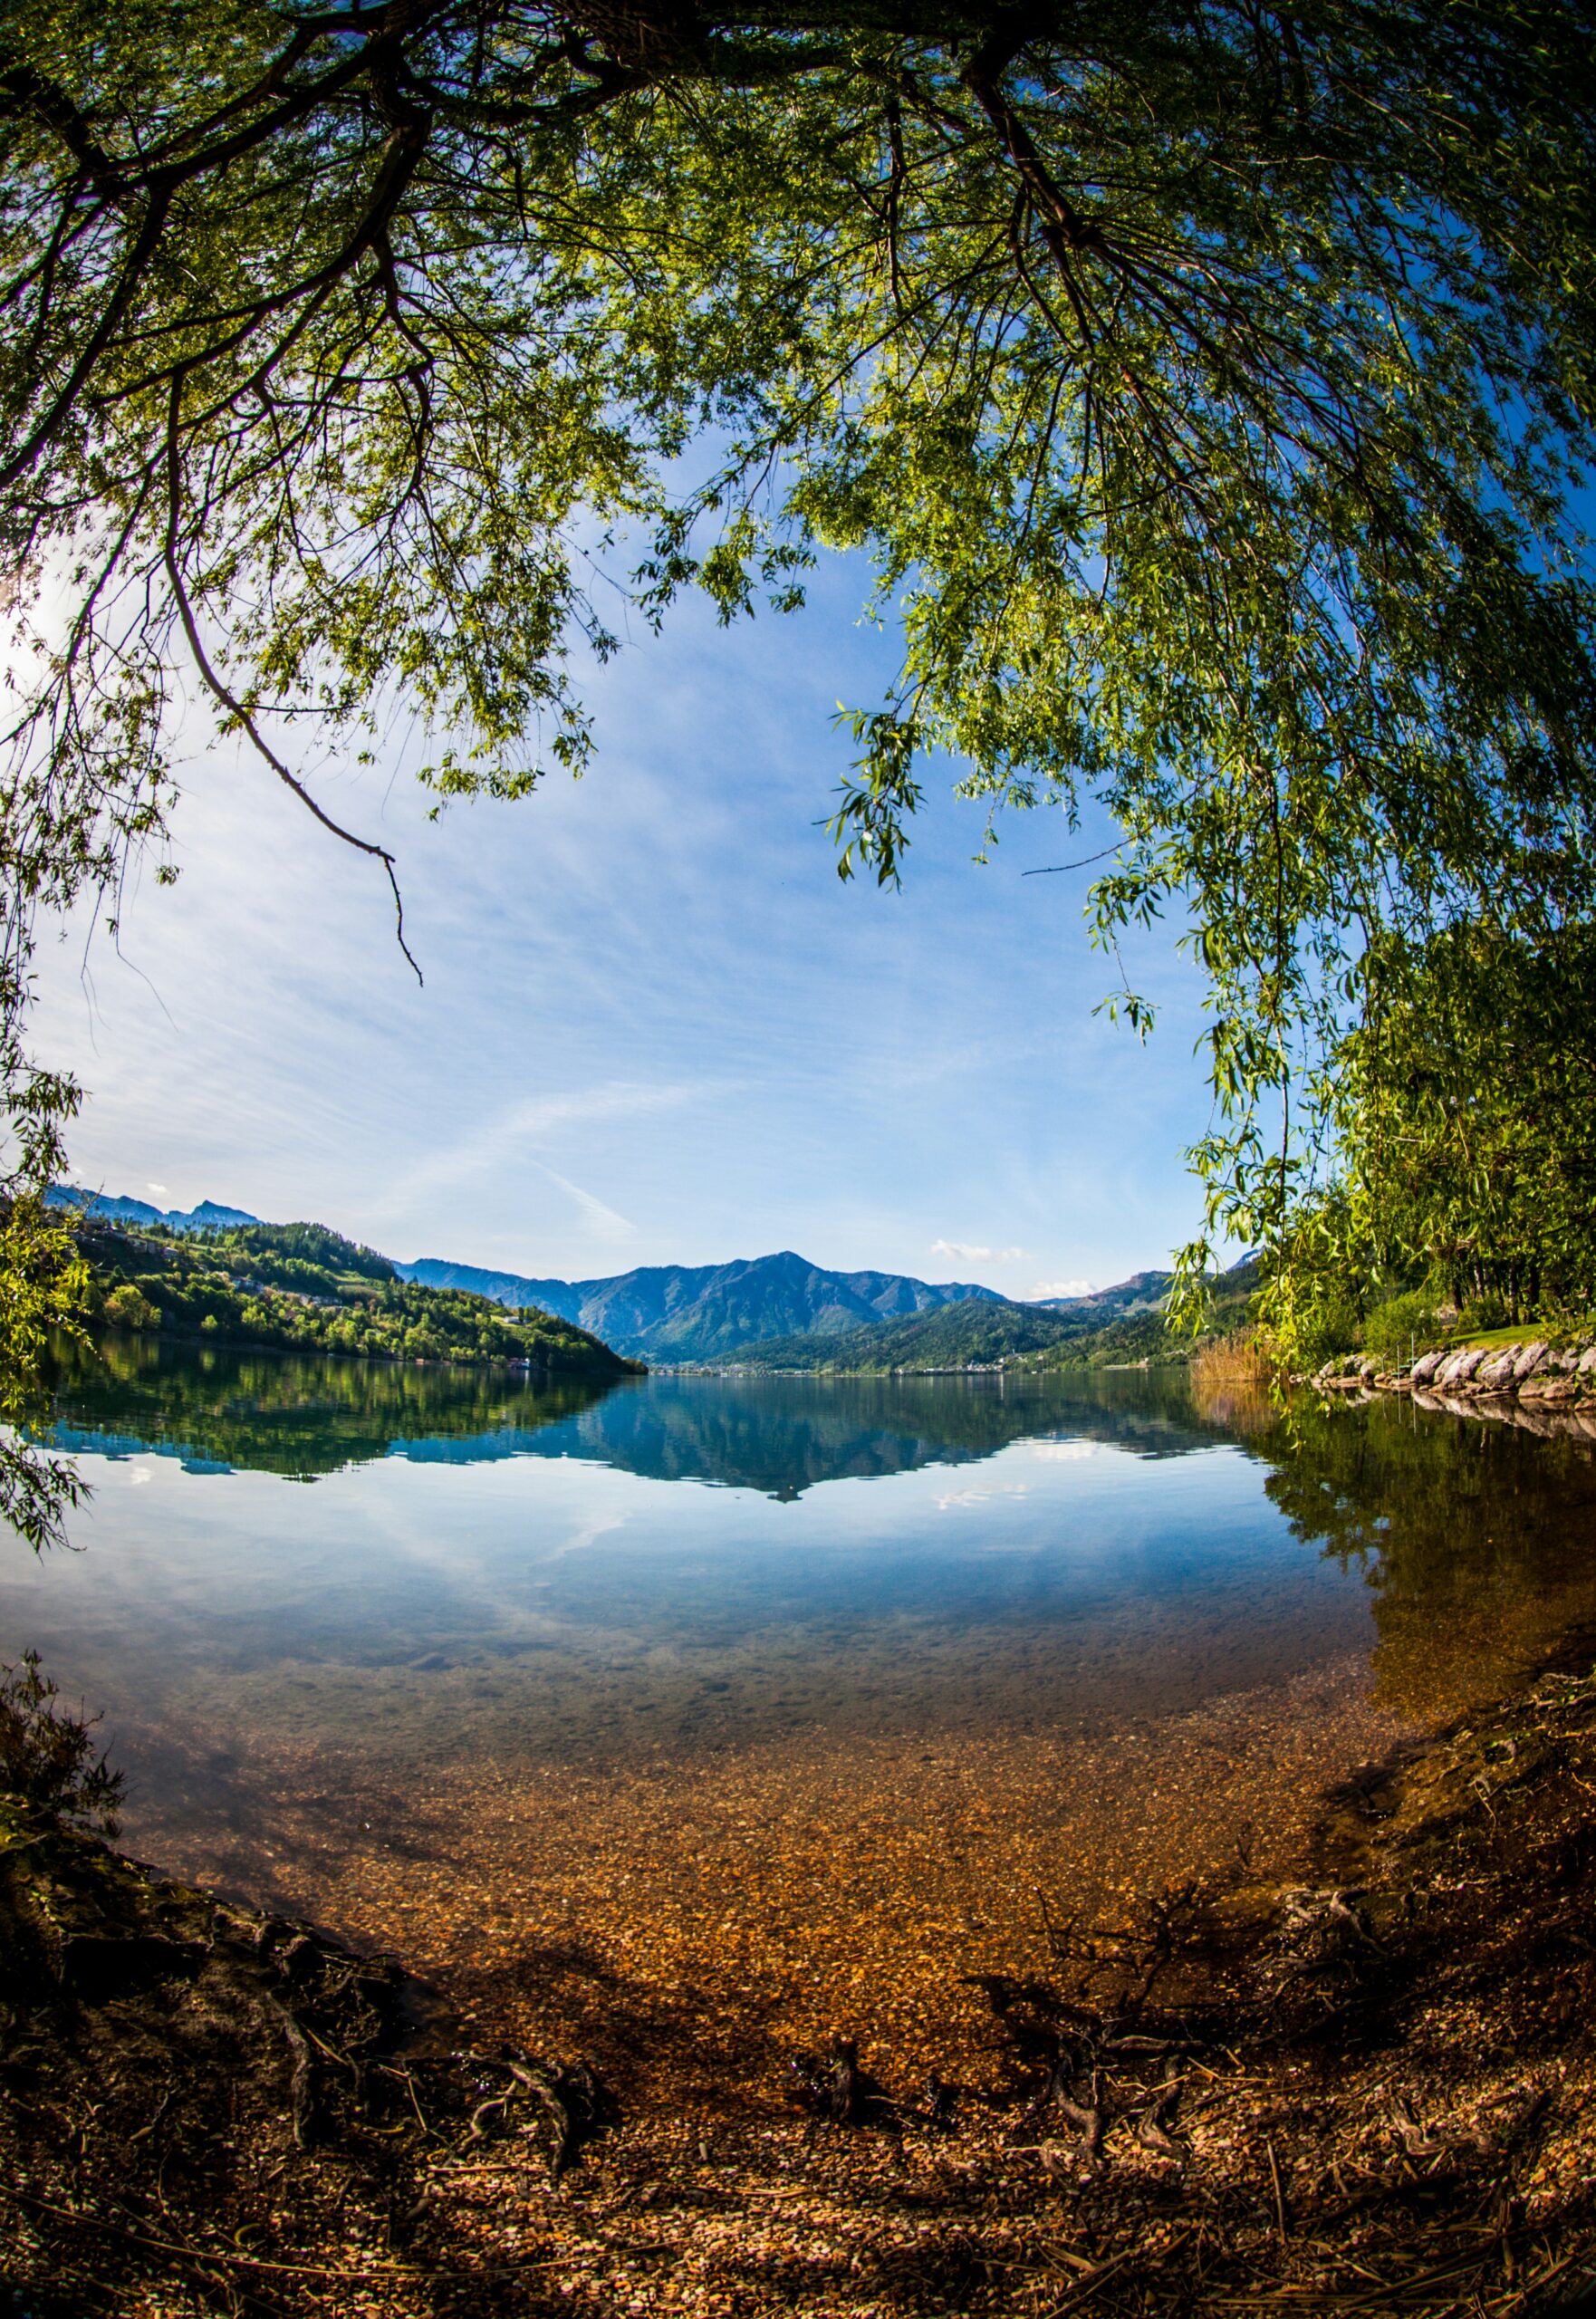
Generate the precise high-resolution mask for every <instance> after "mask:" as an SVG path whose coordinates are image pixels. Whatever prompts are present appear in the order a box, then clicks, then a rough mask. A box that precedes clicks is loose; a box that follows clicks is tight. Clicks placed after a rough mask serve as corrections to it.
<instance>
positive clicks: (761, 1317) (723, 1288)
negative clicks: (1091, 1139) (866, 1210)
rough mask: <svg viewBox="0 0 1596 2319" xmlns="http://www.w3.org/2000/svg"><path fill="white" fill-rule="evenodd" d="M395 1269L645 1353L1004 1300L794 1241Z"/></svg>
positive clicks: (823, 1331)
mask: <svg viewBox="0 0 1596 2319" xmlns="http://www.w3.org/2000/svg"><path fill="white" fill-rule="evenodd" d="M395 1269H396V1270H397V1271H398V1272H399V1274H400V1275H401V1276H402V1277H403V1278H405V1279H407V1280H415V1281H418V1282H420V1283H421V1284H422V1285H424V1286H426V1287H429V1288H433V1287H452V1288H469V1289H472V1290H474V1291H475V1292H476V1294H477V1295H479V1296H492V1297H494V1298H495V1302H497V1303H500V1304H512V1303H522V1302H526V1303H533V1304H541V1305H542V1306H543V1309H544V1310H545V1311H547V1312H552V1313H557V1314H558V1315H559V1317H560V1318H561V1319H562V1320H571V1321H574V1322H576V1323H578V1324H579V1326H581V1327H582V1328H584V1329H590V1330H591V1331H592V1333H594V1334H595V1335H596V1336H601V1337H602V1338H603V1339H604V1341H605V1342H606V1343H608V1344H612V1345H614V1346H616V1347H617V1349H618V1350H619V1351H621V1352H630V1353H634V1354H636V1355H638V1356H639V1357H640V1358H641V1359H643V1360H646V1361H652V1362H659V1361H667V1362H668V1361H714V1360H717V1359H726V1358H728V1357H730V1356H731V1355H732V1354H734V1353H736V1352H737V1351H738V1350H739V1348H740V1347H742V1346H744V1345H748V1344H753V1343H755V1342H764V1341H766V1340H768V1339H770V1338H772V1337H778V1336H787V1335H792V1334H794V1333H798V1332H799V1331H802V1332H803V1333H807V1334H820V1335H829V1334H833V1333H841V1332H845V1331H848V1330H850V1329H855V1328H861V1327H868V1326H871V1325H874V1324H876V1323H880V1322H883V1321H889V1320H895V1319H898V1318H900V1317H905V1316H909V1315H912V1314H915V1313H926V1312H934V1311H937V1310H938V1309H940V1308H941V1307H942V1306H944V1305H947V1304H964V1303H981V1302H986V1303H991V1304H1003V1303H1005V1302H1006V1301H1007V1300H1006V1299H1005V1298H1003V1297H1000V1296H999V1295H998V1294H997V1292H996V1291H995V1289H991V1288H985V1287H982V1286H981V1285H979V1284H978V1283H976V1282H974V1281H942V1282H932V1281H925V1280H919V1279H917V1278H916V1277H915V1276H914V1275H911V1274H908V1273H884V1272H874V1271H869V1270H865V1271H859V1272H839V1271H835V1270H833V1269H832V1268H831V1267H829V1266H827V1265H816V1264H813V1263H812V1262H811V1261H810V1259H809V1258H808V1257H806V1256H799V1255H798V1254H797V1252H796V1250H794V1249H792V1248H783V1249H779V1250H777V1251H775V1252H774V1254H772V1255H770V1256H740V1257H734V1258H733V1259H732V1260H731V1261H730V1262H729V1263H726V1264H720V1265H636V1266H634V1267H633V1269H632V1270H631V1271H630V1272H624V1273H614V1274H609V1275H598V1276H595V1277H593V1278H591V1279H588V1280H575V1281H562V1280H552V1279H534V1278H532V1277H530V1276H525V1275H520V1274H516V1273H494V1272H490V1271H487V1270H486V1269H484V1268H482V1267H480V1266H476V1265H452V1264H448V1263H446V1262H445V1261H444V1260H443V1259H442V1258H439V1257H436V1256H422V1257H418V1258H417V1259H416V1260H415V1261H414V1262H413V1263H411V1264H408V1265H397V1266H396V1267H395Z"/></svg>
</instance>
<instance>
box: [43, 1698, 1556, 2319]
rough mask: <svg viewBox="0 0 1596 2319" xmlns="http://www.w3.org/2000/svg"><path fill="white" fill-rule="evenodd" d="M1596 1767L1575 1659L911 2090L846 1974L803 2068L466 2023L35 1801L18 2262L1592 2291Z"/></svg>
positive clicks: (703, 2290)
mask: <svg viewBox="0 0 1596 2319" xmlns="http://www.w3.org/2000/svg"><path fill="white" fill-rule="evenodd" d="M1593 1790H1596V1677H1591V1678H1582V1677H1580V1676H1576V1675H1573V1674H1571V1673H1567V1672H1560V1671H1553V1672H1551V1673H1548V1674H1547V1675H1545V1676H1544V1677H1543V1679H1541V1681H1540V1682H1539V1683H1538V1684H1537V1685H1535V1686H1534V1689H1531V1690H1530V1691H1528V1692H1527V1693H1524V1694H1521V1695H1520V1696H1519V1697H1518V1698H1516V1699H1514V1700H1513V1701H1511V1702H1509V1703H1508V1704H1507V1705H1505V1706H1504V1707H1501V1708H1495V1709H1493V1710H1492V1711H1491V1713H1490V1714H1489V1716H1488V1717H1485V1718H1480V1719H1478V1720H1476V1722H1475V1724H1474V1725H1473V1726H1472V1727H1457V1728H1454V1729H1453V1730H1452V1731H1451V1732H1450V1733H1448V1734H1447V1735H1445V1736H1444V1737H1442V1738H1441V1739H1439V1740H1438V1741H1437V1742H1435V1743H1433V1744H1431V1745H1429V1746H1427V1747H1425V1748H1423V1749H1422V1750H1418V1751H1411V1752H1409V1754H1408V1756H1406V1758H1405V1759H1404V1760H1401V1761H1395V1762H1391V1763H1389V1764H1387V1765H1385V1766H1380V1767H1378V1768H1374V1769H1371V1770H1370V1771H1369V1772H1368V1773H1367V1774H1366V1775H1361V1776H1360V1778H1359V1780H1357V1781H1356V1782H1354V1783H1353V1784H1352V1785H1351V1786H1349V1787H1348V1788H1346V1789H1345V1790H1343V1791H1342V1792H1341V1793H1340V1794H1338V1795H1334V1796H1332V1797H1331V1798H1329V1799H1328V1800H1327V1804H1326V1808H1325V1812H1324V1815H1323V1817H1322V1822H1321V1823H1320V1825H1319V1828H1318V1831H1317V1833H1316V1835H1315V1837H1314V1839H1313V1843H1312V1847H1311V1852H1310V1856H1309V1858H1308V1859H1307V1860H1306V1861H1305V1862H1303V1880H1302V1881H1301V1882H1300V1884H1298V1885H1296V1886H1294V1887H1291V1888H1285V1889H1282V1888H1280V1887H1271V1888H1261V1887H1258V1886H1255V1885H1254V1886H1249V1885H1247V1884H1246V1883H1245V1882H1243V1881H1234V1882H1232V1883H1230V1884H1228V1885H1227V1886H1225V1887H1223V1888H1221V1887H1220V1886H1218V1885H1211V1886H1200V1885H1192V1886H1187V1887H1185V1888H1183V1889H1180V1890H1176V1891H1166V1892H1165V1893H1163V1894H1161V1895H1159V1896H1157V1897H1156V1898H1154V1899H1151V1900H1149V1901H1148V1902H1146V1903H1145V1904H1144V1905H1143V1906H1142V1907H1141V1909H1140V1910H1139V1911H1137V1912H1136V1914H1135V1919H1134V1921H1131V1922H1127V1923H1124V1924H1120V1925H1116V1926H1101V1925H1100V1926H1095V1927H1085V1926H1082V1925H1080V1924H1075V1923H1059V1922H1056V1921H1055V1922H1053V1924H1052V1925H1051V1926H1050V1945H1051V1949H1052V1951H1053V1963H1052V1968H1051V1969H1050V1970H1049V1972H1048V1973H1047V1974H1046V1975H1045V1976H1042V1977H1034V1978H1032V1979H1028V1980H1024V1981H1021V1980H1011V1979H1008V1978H1005V1977H1003V1976H1001V1975H997V1974H993V1975H988V1976H986V1977H984V1979H983V1982H982V1985H981V1990H980V1995H981V1997H982V1998H983V2000H984V2002H985V2005H986V2006H988V2007H989V2009H990V2016H991V2036H990V2043H989V2049H988V2050H989V2065H988V2066H987V2067H986V2068H985V2069H984V2070H982V2071H980V2072H977V2073H970V2072H967V2071H966V2082H964V2083H942V2082H941V2081H940V2079H938V2078H937V2077H936V2076H935V2075H933V2076H932V2077H930V2078H929V2079H928V2080H927V2081H925V2082H923V2083H918V2084H901V2085H900V2084H896V2083H886V2084H883V2083H879V2082H878V2081H877V2080H876V2079H875V2078H874V2077H873V2076H872V2075H871V2074H870V2058H871V2056H870V1991H869V1990H868V1988H865V1987H861V1988H860V1993H859V2005H858V2013H857V2017H856V2018H855V2019H854V2020H853V2021H851V2022H849V2023H847V2024H844V2025H841V2034H840V2035H839V2037H838V2039H837V2041H836V2042H835V2043H834V2044H833V2045H830V2046H829V2047H827V2048H826V2049H824V2050H822V2051H818V2052H812V2053H808V2054H796V2055H794V2054H791V2053H789V2052H787V2051H785V2050H784V2048H783V2046H782V2044H781V2038H780V2024H779V2023H773V2024H771V2025H770V2026H769V2030H768V2034H767V2035H766V2036H765V2037H764V2039H763V2040H761V2041H760V2042H759V2043H758V2045H757V2046H750V2048H749V2049H748V2050H743V2049H741V2048H740V2047H737V2046H736V2045H735V2044H734V2043H728V2041H727V2040H726V2037H725V2036H724V2035H722V2034H721V2033H720V2031H719V2030H718V2029H717V2026H716V2021H715V2019H714V2017H713V2014H712V2013H711V2012H710V2011H708V2010H706V2012H705V2013H704V2014H703V2015H697V2014H695V2011H694V2009H693V2006H691V2004H690V2003H688V2004H685V2005H684V2006H681V2007H679V2008H678V2009H676V2010H675V2011H674V2012H673V2014H672V2016H671V2017H670V2018H669V2019H668V2020H667V2019H664V2018H657V2017H650V2015H649V2008H648V2006H647V2005H646V2004H642V2003H639V2002H634V1999H637V1998H639V1997H640V1992H632V1991H629V1990H628V1988H627V1987H626V1986H625V1985H624V1982H623V1981H622V1980H620V1978H615V1979H613V1980H612V1981H611V1983H610V1984H609V1985H607V1986H605V1987H595V1988H594V1989H593V1991H592V1992H591V2017H592V2018H594V2020H595V2022H596V2023H597V2024H600V2025H602V2031H603V2034H602V2035H601V2036H600V2037H599V2038H596V2039H595V2047H594V2050H595V2052H596V2053H597V2054H598V2056H599V2058H598V2061H597V2064H596V2066H591V2065H589V2064H584V2063H583V2061H582V2059H581V2058H580V2057H578V2056H574V2055H568V2056H555V2055H533V2054H523V2053H517V2052H514V2051H512V2050H511V2049H510V2048H508V2047H504V2046H495V2045H488V2043H487V2041H486V2038H485V2039H484V2044H483V2047H482V2050H480V2051H476V2050H471V2049H467V2048H463V2047H461V2046H458V2045H455V2044H454V2043H453V2040H454V2038H455V2036H457V2035H458V2034H459V2030H458V2027H456V2028H455V2029H452V2030H451V2029H446V2028H445V2027H444V2026H442V2025H441V2024H440V2023H439V2022H437V2021H436V2020H434V2021H433V2022H432V2023H431V2024H430V2025H428V2023H427V2021H426V2019H425V2012H426V2006H425V2000H424V1998H423V1997H422V1995H421V1993H419V1992H418V1990H417V1988H416V1987H415V1985H414V1984H413V1983H409V1982H408V1981H407V1979H406V1977H405V1976H404V1975H403V1973H402V1972H401V1971H400V1969H399V1968H398V1967H397V1966H395V1965H393V1964H391V1963H389V1962H386V1961H383V1960H370V1959H360V1958H354V1957H352V1956H351V1955H350V1954H348V1953H347V1952H346V1951H344V1950H342V1949H339V1948H338V1947H337V1946H336V1945H335V1944H333V1943H332V1942H330V1941H328V1940H326V1939H323V1938H322V1937H321V1936H319V1935H317V1934H315V1933H314V1932H312V1931H311V1930H309V1929H306V1928H303V1927H301V1926H297V1925H293V1924H291V1923H288V1922H286V1921H284V1920H280V1919H274V1918H270V1917H264V1916H262V1915H259V1914H256V1913H255V1912H252V1911H249V1910H243V1909H239V1908H235V1907H232V1906H230V1905H228V1904H226V1903H224V1902H220V1901H217V1900H215V1899H213V1898H210V1897H208V1896H206V1895H203V1894H200V1893H197V1892H195V1891H189V1890H187V1889H184V1888H182V1887H178V1886H174V1885H169V1884H164V1883H160V1882H158V1881H154V1880H152V1879H150V1878H149V1877H147V1876H146V1875H145V1874H143V1873H142V1872H139V1871H138V1870H137V1869H136V1868H134V1867H133V1866H132V1865H130V1863H128V1862H123V1861H120V1860H119V1859H118V1858H117V1857H116V1856H115V1855H113V1854H111V1853H110V1852H107V1851H106V1850H105V1849H104V1848H103V1847H102V1846H101V1844H99V1843H97V1842H96V1841H95V1840H94V1839H92V1838H91V1837H89V1836H86V1835H82V1834H81V1833H75V1832H73V1831H71V1830H67V1829H63V1828H62V1827H61V1826H60V1825H59V1824H57V1823H53V1822H52V1821H51V1820H49V1819H48V1818H47V1817H46V1816H44V1815H43V1814H39V1813H38V1812H36V1811H34V1812H30V1810H29V1809H28V1808H27V1807H25V1806H24V1805H22V1804H18V1803H15V1802H12V1803H10V1804H6V1805H5V1806H4V1807H3V1813H0V1846H3V1850H0V1976H3V1979H4V1989H3V1996H4V2008H5V2009H4V2012H3V2013H0V2033H3V2037H4V2043H3V2045H0V2181H3V2182H4V2183H5V2186H6V2187H5V2189H4V2190H0V2281H4V2283H5V2285H6V2286H7V2287H9V2289H10V2290H11V2308H12V2309H13V2310H14V2311H16V2312H18V2313H21V2312H27V2313H29V2314H35V2315H36V2319H66V2314H69V2313H70V2314H87V2313H104V2314H112V2313H116V2314H129V2319H134V2314H156V2313H162V2314H166V2313H173V2312H187V2311H194V2312H213V2311H239V2312H245V2311H251V2312H253V2311H260V2312H265V2313H270V2312H283V2313H288V2312H292V2313H312V2312H315V2313H320V2312H326V2313H332V2312H337V2313H357V2312H359V2313H371V2314H400V2313H405V2314H409V2313H415V2314H433V2313H443V2312H449V2313H475V2312H498V2311H514V2312H517V2313H521V2312H538V2311H543V2310H549V2311H554V2310H558V2311H562V2312H572V2311H583V2310H586V2311H591V2312H594V2313H598V2312H605V2313H609V2312H613V2311H617V2310H628V2311H654V2310H669V2309H675V2310H679V2311H692V2312H719V2311H726V2312H730V2311H734V2310H735V2311H739V2312H746V2311H750V2310H754V2311H767V2312H777V2311H782V2312H787V2311H791V2312H794V2313H804V2314H860V2319H863V2314H883V2319H885V2314H898V2313H903V2314H910V2313H913V2314H919V2313H931V2312H938V2311H955V2312H960V2313H972V2314H973V2313H978V2312H983V2311H992V2312H999V2311H1001V2312H1004V2313H1012V2314H1036V2319H1042V2314H1049V2319H1054V2314H1057V2319H1062V2314H1065V2313H1070V2312H1074V2311H1076V2310H1080V2309H1085V2308H1087V2307H1090V2308H1091V2311H1092V2312H1093V2314H1112V2313H1123V2314H1132V2313H1134V2314H1151V2313H1155V2312H1156V2313H1169V2312H1183V2311H1190V2312H1209V2311H1212V2312H1220V2311H1226V2310H1232V2309H1238V2310H1239V2309H1244V2308H1267V2307H1270V2306H1271V2305H1273V2306H1274V2307H1277V2308H1280V2309H1291V2308H1293V2307H1294V2308H1297V2309H1302V2310H1312V2311H1331V2310H1345V2311H1349V2312H1350V2311H1358V2312H1360V2313H1366V2314H1380V2313H1384V2312H1399V2311H1402V2312H1409V2313H1411V2312H1422V2313H1426V2314H1442V2313H1451V2312H1457V2313H1478V2312H1480V2311H1485V2312H1489V2313H1491V2314H1515V2313H1532V2312H1541V2311H1551V2310H1555V2309H1559V2308H1562V2307H1566V2306H1567V2304H1568V2302H1569V2301H1570V2300H1572V2298H1573V2297H1574V2296H1576V2295H1578V2294H1580V2293H1581V2292H1582V2291H1583V2290H1584V2289H1585V2288H1587V2287H1588V2286H1589V2285H1590V2284H1591V2280H1593V2279H1596V2189H1593V2183H1596V2083H1593V2076H1596V2073H1593V2071H1592V2065H1591V2063H1592V2056H1591V2030H1590V2021H1591V1997H1592V1995H1593V1994H1596V1946H1593V1945H1592V1942H1591V1938H1590V1930H1589V1929H1590V1926H1591V1918H1592V1904H1593V1902H1596V1823H1592V1821H1591V1814H1590V1797H1591V1793H1592V1791H1593ZM1241 1873H1242V1872H1239V1871H1238V1876H1239V1875H1240V1874H1241ZM547 1964H548V1969H549V1971H550V1972H551V1973H553V1974H567V1975H568V1974H570V1973H572V1972H575V1973H578V1974H580V1972H581V1971H582V1958H580V1957H571V1958H553V1957H551V1958H549V1959H548V1960H547ZM491 1994H492V1993H491V1991H490V1990H488V1989H487V1988H486V1986H485V1987H484V1988H483V1989H482V1991H481V1992H480V1996H481V1999H482V2002H480V2003H479V2004H478V2006H477V2009H476V2010H477V2018H478V2020H479V2021H480V2020H481V2019H482V2018H484V2017H485V2016H491V2013H492V2011H493V2010H494V2008H493V2006H492V2004H491ZM478 2034H480V2032H479V2033H478ZM667 2045H674V2046H675V2047H676V2048H677V2049H678V2050H677V2051H676V2052H675V2053H673V2054H668V2053H666V2052H664V2051H663V2050H659V2051H656V2050H653V2048H654V2047H656V2046H659V2047H660V2048H663V2047H665V2046H667ZM668 2086H674V2087H676V2088H677V2089H678V2092H677V2093H676V2094H675V2095H674V2097H673V2098H668V2099H666V2098H662V2092H663V2089H664V2088H666V2087H668Z"/></svg>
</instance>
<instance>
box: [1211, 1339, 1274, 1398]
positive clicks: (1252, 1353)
mask: <svg viewBox="0 0 1596 2319" xmlns="http://www.w3.org/2000/svg"><path fill="white" fill-rule="evenodd" d="M1278 1366H1279V1363H1278V1362H1275V1361H1273V1360H1272V1359H1271V1358H1270V1356H1269V1354H1268V1352H1266V1351H1265V1350H1264V1346H1263V1345H1262V1344H1261V1343H1260V1342H1259V1341H1258V1339H1257V1337H1256V1335H1255V1333H1254V1332H1253V1331H1252V1330H1251V1329H1233V1330H1232V1331H1231V1333H1230V1334H1229V1335H1228V1336H1223V1337H1213V1338H1210V1340H1209V1341H1208V1342H1207V1344H1203V1345H1199V1346H1198V1347H1197V1351H1196V1352H1194V1353H1193V1354H1192V1356H1191V1381H1192V1383H1193V1385H1194V1386H1196V1387H1197V1389H1198V1390H1200V1391H1205V1392H1212V1391H1213V1390H1216V1388H1217V1387H1220V1386H1226V1385H1228V1386H1268V1385H1269V1384H1271V1383H1272V1382H1273V1381H1274V1372H1275V1370H1276V1369H1277V1367H1278Z"/></svg>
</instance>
